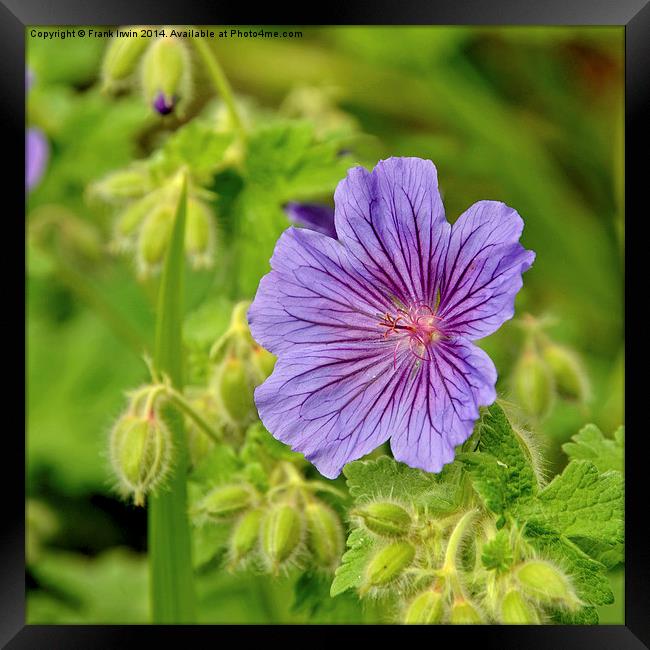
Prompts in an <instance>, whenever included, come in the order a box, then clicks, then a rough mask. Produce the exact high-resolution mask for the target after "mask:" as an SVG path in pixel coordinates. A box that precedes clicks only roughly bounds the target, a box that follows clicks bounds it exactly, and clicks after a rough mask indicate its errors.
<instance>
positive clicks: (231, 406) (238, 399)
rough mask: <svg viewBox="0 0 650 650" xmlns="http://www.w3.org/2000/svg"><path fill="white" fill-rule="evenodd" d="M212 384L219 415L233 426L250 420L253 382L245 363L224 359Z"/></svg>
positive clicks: (253, 409) (235, 359)
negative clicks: (219, 411)
mask: <svg viewBox="0 0 650 650" xmlns="http://www.w3.org/2000/svg"><path fill="white" fill-rule="evenodd" d="M214 384H215V387H216V391H217V399H218V402H219V404H220V406H221V411H222V412H221V415H222V416H223V417H224V418H225V419H226V420H227V422H228V423H229V424H231V425H234V426H241V425H244V424H246V423H247V422H249V421H250V420H251V417H252V415H253V414H254V413H255V403H254V402H253V382H252V380H251V377H250V375H249V372H248V368H247V366H246V363H245V362H244V361H242V360H241V359H239V358H237V357H229V358H227V359H224V360H223V362H222V363H221V364H220V365H219V367H218V368H217V372H216V374H215V379H214Z"/></svg>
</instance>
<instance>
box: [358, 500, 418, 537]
mask: <svg viewBox="0 0 650 650" xmlns="http://www.w3.org/2000/svg"><path fill="white" fill-rule="evenodd" d="M356 514H358V515H359V516H360V517H361V518H362V519H363V523H364V524H365V525H366V527H367V528H368V530H371V531H372V532H373V533H377V535H383V536H385V537H403V536H404V535H406V534H407V533H408V532H409V529H410V528H411V515H409V513H408V512H407V511H406V510H404V508H402V507H401V506H398V505H396V504H394V503H369V504H368V505H367V506H364V507H363V508H362V509H360V510H358V511H357V513H356Z"/></svg>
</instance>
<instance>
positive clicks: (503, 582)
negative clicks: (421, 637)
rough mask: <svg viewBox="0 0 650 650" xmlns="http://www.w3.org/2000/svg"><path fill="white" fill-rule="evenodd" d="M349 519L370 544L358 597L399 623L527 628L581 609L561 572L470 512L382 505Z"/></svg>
mask: <svg viewBox="0 0 650 650" xmlns="http://www.w3.org/2000/svg"><path fill="white" fill-rule="evenodd" d="M350 514H351V517H352V519H353V521H354V522H355V523H356V524H357V525H358V526H360V527H362V528H363V529H364V530H365V531H366V533H367V535H369V537H370V541H371V544H372V545H371V548H372V551H371V552H370V553H369V555H368V559H367V561H366V564H365V568H364V570H363V575H362V579H361V581H360V585H359V596H360V597H362V598H363V597H365V596H370V597H375V598H388V599H392V600H393V602H395V603H396V605H397V608H398V610H399V612H400V614H399V620H400V621H401V622H402V623H407V624H437V623H450V624H459V625H468V624H481V623H486V624H487V623H506V624H534V623H540V622H542V621H543V620H545V619H546V618H548V616H549V613H550V612H551V611H556V610H558V609H568V610H575V609H577V608H578V607H580V606H581V605H582V603H581V602H580V599H579V598H578V597H577V595H576V593H575V591H574V589H573V586H572V584H571V580H570V579H569V577H568V576H567V575H566V574H565V573H564V572H563V571H562V569H561V568H560V567H558V566H556V565H555V564H554V563H553V562H551V561H548V560H546V559H543V558H539V557H538V555H537V554H536V553H535V552H533V551H532V550H531V549H530V548H529V547H528V545H527V544H526V542H525V540H524V539H523V537H522V536H521V534H520V533H519V531H517V530H516V529H513V530H510V529H509V528H508V527H504V528H503V529H502V530H500V531H499V532H497V531H496V526H495V522H494V519H493V517H492V515H488V514H484V513H483V514H481V513H480V512H479V510H478V509H477V508H476V507H473V506H470V505H468V506H466V509H462V510H460V511H457V512H454V513H451V514H444V515H440V516H434V515H432V513H430V512H427V509H426V508H420V507H414V506H413V504H409V503H406V502H400V501H398V500H381V501H372V502H368V503H365V504H363V505H360V506H358V507H356V508H355V509H353V510H352V511H351V512H350Z"/></svg>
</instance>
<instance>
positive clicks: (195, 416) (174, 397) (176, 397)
mask: <svg viewBox="0 0 650 650" xmlns="http://www.w3.org/2000/svg"><path fill="white" fill-rule="evenodd" d="M167 395H168V396H169V398H170V399H171V401H172V402H173V403H174V404H176V406H178V408H179V409H180V410H181V411H183V412H184V413H185V414H186V415H188V416H189V417H190V418H192V420H194V422H195V423H196V425H197V426H198V427H199V428H200V429H201V430H202V431H203V432H204V433H206V434H207V435H208V436H209V437H210V438H212V440H214V442H221V436H220V435H219V434H218V433H217V431H215V430H214V429H213V428H212V427H211V426H210V425H209V424H208V423H207V422H206V421H205V420H204V419H203V418H202V417H201V416H200V415H199V413H198V412H197V411H196V410H195V409H194V407H193V406H192V405H191V404H190V403H189V402H188V401H187V400H186V399H185V397H183V395H181V394H180V393H179V392H178V391H176V390H173V389H172V390H171V391H169V390H168V392H167Z"/></svg>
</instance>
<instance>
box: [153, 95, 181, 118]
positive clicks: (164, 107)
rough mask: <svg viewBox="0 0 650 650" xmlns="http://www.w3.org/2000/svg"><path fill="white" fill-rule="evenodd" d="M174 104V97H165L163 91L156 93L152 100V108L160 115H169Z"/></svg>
mask: <svg viewBox="0 0 650 650" xmlns="http://www.w3.org/2000/svg"><path fill="white" fill-rule="evenodd" d="M175 106H176V98H175V97H167V96H166V95H165V93H162V92H161V93H158V94H157V95H156V97H155V98H154V100H153V107H154V109H155V110H156V111H157V112H158V113H160V115H169V114H170V113H171V112H172V111H173V110H174V107H175Z"/></svg>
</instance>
